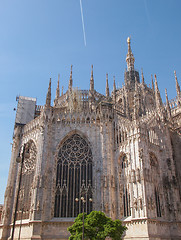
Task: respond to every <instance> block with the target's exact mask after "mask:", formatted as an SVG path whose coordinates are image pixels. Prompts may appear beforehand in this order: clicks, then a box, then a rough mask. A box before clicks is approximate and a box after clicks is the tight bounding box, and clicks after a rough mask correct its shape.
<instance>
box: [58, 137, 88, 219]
mask: <svg viewBox="0 0 181 240" xmlns="http://www.w3.org/2000/svg"><path fill="white" fill-rule="evenodd" d="M81 197H84V198H85V199H86V204H85V211H86V212H87V213H89V212H91V211H92V203H91V202H89V198H92V151H91V149H90V147H89V144H88V143H87V141H86V140H85V139H84V138H82V137H81V136H80V135H78V134H73V135H72V136H71V137H70V138H68V139H67V140H65V142H64V143H63V145H62V146H61V147H60V150H59V153H58V161H57V175H56V191H55V205H54V216H55V217H76V216H77V215H78V214H79V213H80V212H82V207H83V206H82V202H81V200H80V198H81ZM75 198H78V199H79V200H80V201H79V202H75Z"/></svg>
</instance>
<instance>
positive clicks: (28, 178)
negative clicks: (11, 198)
mask: <svg viewBox="0 0 181 240" xmlns="http://www.w3.org/2000/svg"><path fill="white" fill-rule="evenodd" d="M24 147H25V149H24V152H25V153H27V152H28V153H29V156H27V155H26V154H24V162H23V166H22V176H21V185H20V193H19V199H18V200H19V201H18V209H17V220H18V219H29V213H30V212H29V211H30V208H31V194H32V189H31V188H32V183H33V178H34V173H35V168H36V157H37V147H36V145H35V142H34V141H33V140H32V139H31V140H29V141H28V142H27V143H25V145H24Z"/></svg>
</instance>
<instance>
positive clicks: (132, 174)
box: [131, 169, 136, 183]
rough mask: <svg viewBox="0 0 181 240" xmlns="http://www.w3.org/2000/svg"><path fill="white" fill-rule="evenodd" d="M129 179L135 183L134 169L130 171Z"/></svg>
mask: <svg viewBox="0 0 181 240" xmlns="http://www.w3.org/2000/svg"><path fill="white" fill-rule="evenodd" d="M131 181H132V182H133V183H136V175H135V170H134V169H133V170H132V171H131Z"/></svg>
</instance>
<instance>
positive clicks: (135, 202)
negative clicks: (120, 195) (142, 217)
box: [133, 198, 138, 210]
mask: <svg viewBox="0 0 181 240" xmlns="http://www.w3.org/2000/svg"><path fill="white" fill-rule="evenodd" d="M133 204H134V208H135V209H136V210H138V201H137V199H136V198H134V202H133Z"/></svg>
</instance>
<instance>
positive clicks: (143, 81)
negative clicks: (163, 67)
mask: <svg viewBox="0 0 181 240" xmlns="http://www.w3.org/2000/svg"><path fill="white" fill-rule="evenodd" d="M141 77H142V84H144V83H145V79H144V76H143V68H142V69H141Z"/></svg>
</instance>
